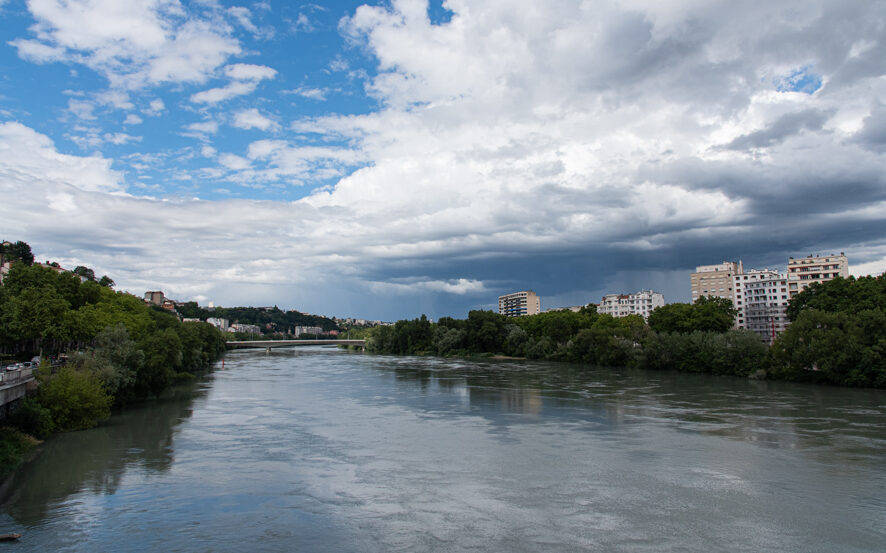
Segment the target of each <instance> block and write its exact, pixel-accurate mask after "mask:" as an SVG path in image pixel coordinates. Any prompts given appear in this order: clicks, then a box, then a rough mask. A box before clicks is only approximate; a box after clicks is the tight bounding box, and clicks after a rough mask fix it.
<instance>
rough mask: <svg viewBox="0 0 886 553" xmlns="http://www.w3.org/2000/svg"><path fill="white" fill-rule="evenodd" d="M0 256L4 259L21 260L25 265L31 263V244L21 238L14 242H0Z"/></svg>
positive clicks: (32, 259) (32, 260)
mask: <svg viewBox="0 0 886 553" xmlns="http://www.w3.org/2000/svg"><path fill="white" fill-rule="evenodd" d="M0 257H2V258H3V259H5V260H15V261H21V262H22V263H24V264H25V265H32V264H33V263H34V254H33V253H31V246H29V245H28V244H27V242H22V241H21V240H19V241H17V242H16V243H14V244H3V243H2V242H0Z"/></svg>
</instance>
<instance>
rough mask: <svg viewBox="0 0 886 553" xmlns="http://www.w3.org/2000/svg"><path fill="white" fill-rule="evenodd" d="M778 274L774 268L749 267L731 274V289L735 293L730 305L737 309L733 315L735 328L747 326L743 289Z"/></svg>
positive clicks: (776, 276) (775, 276) (745, 301)
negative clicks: (741, 271)
mask: <svg viewBox="0 0 886 553" xmlns="http://www.w3.org/2000/svg"><path fill="white" fill-rule="evenodd" d="M779 276H780V275H779V272H778V271H776V270H775V269H751V270H750V271H748V272H746V273H739V274H737V275H733V276H732V291H733V293H734V294H735V298H734V299H733V300H732V305H733V307H735V309H736V311H738V314H736V315H735V328H747V313H746V312H745V305H746V304H747V300H746V299H745V297H744V291H745V289H746V288H747V286H748V284H750V283H751V282H756V281H758V280H765V279H770V278H778V277H779Z"/></svg>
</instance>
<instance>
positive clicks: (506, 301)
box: [498, 290, 541, 317]
mask: <svg viewBox="0 0 886 553" xmlns="http://www.w3.org/2000/svg"><path fill="white" fill-rule="evenodd" d="M498 312H499V313H501V314H502V315H504V316H506V317H523V316H524V315H538V314H539V313H541V299H540V298H539V297H538V296H537V295H536V294H535V292H533V291H532V290H523V291H521V292H514V293H513V294H506V295H504V296H499V297H498Z"/></svg>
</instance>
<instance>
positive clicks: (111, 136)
mask: <svg viewBox="0 0 886 553" xmlns="http://www.w3.org/2000/svg"><path fill="white" fill-rule="evenodd" d="M104 139H105V141H106V142H110V143H111V144H117V145H120V144H126V143H129V142H141V141H142V137H140V136H132V135H129V134H126V133H122V132H118V133H107V134H105V136H104Z"/></svg>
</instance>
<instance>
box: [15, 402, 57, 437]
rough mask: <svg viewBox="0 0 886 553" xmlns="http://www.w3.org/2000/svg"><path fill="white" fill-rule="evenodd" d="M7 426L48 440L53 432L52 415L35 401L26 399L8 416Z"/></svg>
mask: <svg viewBox="0 0 886 553" xmlns="http://www.w3.org/2000/svg"><path fill="white" fill-rule="evenodd" d="M9 424H11V425H12V426H14V427H16V428H18V429H19V430H21V431H22V432H24V433H26V434H30V435H31V436H34V437H36V438H40V439H41V440H42V439H45V438H48V437H49V435H50V434H52V431H53V430H55V423H53V422H52V413H51V412H50V411H49V409H47V408H45V407H43V406H42V405H40V402H38V401H37V400H36V399H33V398H29V397H26V398H25V399H24V400H22V404H21V405H20V406H19V408H18V409H16V410H15V411H14V412H13V413H12V415H10V416H9Z"/></svg>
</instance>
